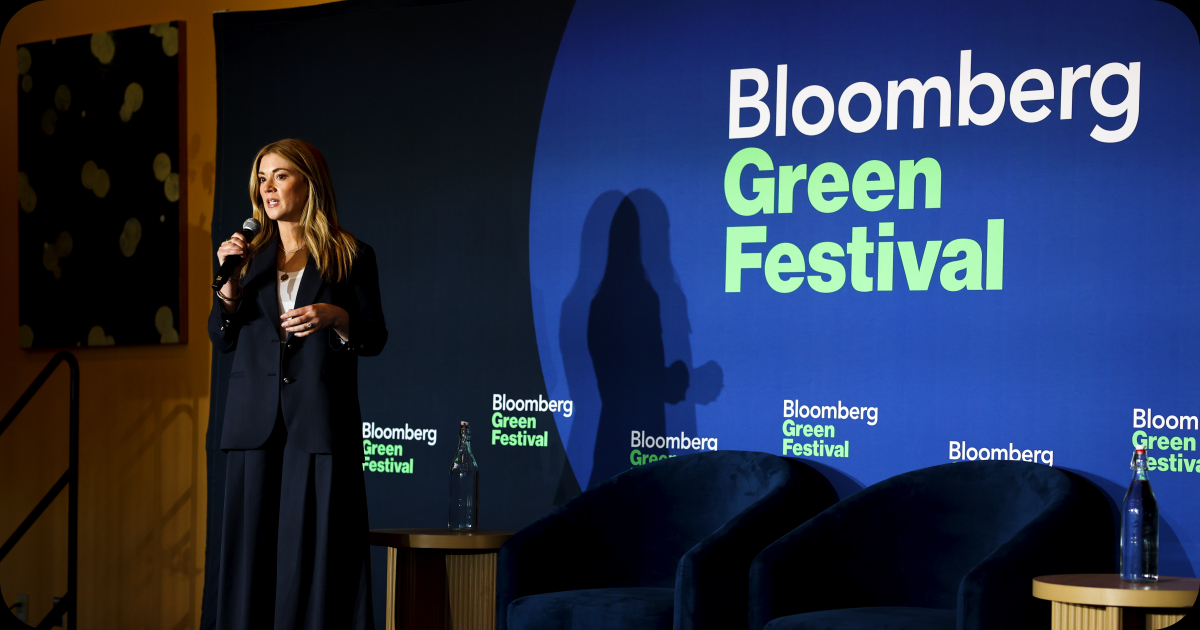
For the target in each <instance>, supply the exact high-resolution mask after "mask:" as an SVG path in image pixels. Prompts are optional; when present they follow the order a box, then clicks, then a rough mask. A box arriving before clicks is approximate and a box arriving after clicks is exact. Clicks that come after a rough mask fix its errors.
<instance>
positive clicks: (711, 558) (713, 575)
mask: <svg viewBox="0 0 1200 630" xmlns="http://www.w3.org/2000/svg"><path fill="white" fill-rule="evenodd" d="M797 472H799V471H797ZM808 472H810V473H811V474H809V475H802V476H801V477H802V481H800V482H795V481H793V482H791V483H789V484H786V485H784V486H780V487H779V488H776V489H775V490H774V491H772V492H771V493H769V494H768V495H766V496H764V497H763V498H761V499H759V500H758V501H757V502H756V503H754V504H753V505H751V506H750V507H749V508H746V509H745V510H744V511H743V512H742V513H741V514H738V515H737V516H736V517H734V518H733V519H731V520H730V521H729V522H728V523H726V524H725V525H724V526H723V527H721V528H720V529H719V530H717V531H716V532H713V534H712V535H710V536H708V537H707V538H705V539H704V540H702V541H700V543H699V544H697V545H696V546H695V547H692V549H690V550H689V551H688V552H687V553H686V554H684V556H683V558H682V559H681V560H680V562H679V568H678V570H677V572H676V580H675V629H676V630H703V629H707V628H713V629H717V628H721V629H725V628H745V627H747V624H748V623H749V610H748V603H749V602H748V600H747V598H746V597H742V596H739V595H742V594H747V595H748V594H749V593H750V588H751V587H750V565H751V563H752V562H753V561H754V558H755V556H757V555H758V554H759V552H761V551H762V550H763V549H764V548H766V547H767V546H768V545H770V544H771V543H773V542H775V541H776V540H778V539H779V538H780V537H781V536H783V535H785V534H786V533H787V532H788V531H789V530H791V529H792V528H793V527H794V526H795V525H796V524H797V523H803V522H805V521H807V520H808V519H809V518H811V517H812V516H813V515H815V514H817V513H819V512H821V511H822V510H824V509H825V508H827V507H829V506H830V505H832V504H833V503H834V502H836V501H837V495H836V493H835V492H834V491H833V487H832V486H830V484H829V482H828V481H827V480H825V478H824V477H822V476H821V475H820V474H818V473H816V472H815V471H811V470H809V471H808ZM700 576H703V580H701V579H700Z"/></svg>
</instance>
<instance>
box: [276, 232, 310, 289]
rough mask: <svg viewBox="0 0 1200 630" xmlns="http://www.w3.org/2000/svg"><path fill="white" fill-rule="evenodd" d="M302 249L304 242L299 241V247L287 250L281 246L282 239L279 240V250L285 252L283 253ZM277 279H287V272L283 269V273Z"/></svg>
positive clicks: (293, 252) (292, 252)
mask: <svg viewBox="0 0 1200 630" xmlns="http://www.w3.org/2000/svg"><path fill="white" fill-rule="evenodd" d="M302 249H304V243H300V247H297V248H296V249H292V250H287V249H284V248H283V241H280V242H279V251H281V252H283V253H285V254H295V253H296V252H298V251H300V250H302ZM279 279H280V280H287V279H288V272H286V271H285V272H283V275H282V276H279Z"/></svg>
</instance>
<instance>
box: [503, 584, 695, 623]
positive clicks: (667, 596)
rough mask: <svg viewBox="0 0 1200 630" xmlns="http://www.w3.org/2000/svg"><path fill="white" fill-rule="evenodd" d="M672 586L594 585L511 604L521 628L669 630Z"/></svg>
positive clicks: (511, 614) (511, 620) (511, 615)
mask: <svg viewBox="0 0 1200 630" xmlns="http://www.w3.org/2000/svg"><path fill="white" fill-rule="evenodd" d="M674 598H675V589H673V588H636V587H635V588H593V589H584V590H579V591H559V592H557V593H543V594H541V595H528V596H526V597H521V598H519V599H517V600H515V601H513V603H511V604H509V606H508V620H509V621H508V623H509V625H510V626H516V627H519V628H561V629H563V630H605V629H609V628H628V629H629V630H643V629H644V630H669V629H670V627H671V602H672V600H674Z"/></svg>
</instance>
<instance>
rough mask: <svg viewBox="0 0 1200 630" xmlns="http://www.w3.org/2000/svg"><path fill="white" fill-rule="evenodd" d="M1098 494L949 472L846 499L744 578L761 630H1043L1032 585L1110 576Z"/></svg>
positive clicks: (1021, 466) (1107, 520)
mask: <svg viewBox="0 0 1200 630" xmlns="http://www.w3.org/2000/svg"><path fill="white" fill-rule="evenodd" d="M1113 520H1114V519H1113V515H1112V512H1111V509H1110V508H1109V504H1108V501H1107V499H1106V498H1105V496H1104V495H1103V494H1102V491H1101V490H1100V489H1099V488H1097V487H1095V486H1094V485H1092V484H1091V483H1090V482H1088V481H1087V480H1085V479H1083V478H1082V477H1079V476H1078V475H1075V474H1073V473H1069V472H1067V471H1064V470H1061V469H1057V468H1051V467H1048V466H1043V465H1040V464H1030V463H1025V462H1020V461H978V462H963V463H954V464H944V465H941V466H934V467H932V468H925V469H922V470H915V471H913V472H909V473H905V474H902V475H898V476H896V477H892V478H891V479H887V480H885V481H882V482H880V483H878V484H875V485H873V486H871V487H869V488H867V489H865V490H863V491H861V492H859V493H857V494H854V495H852V496H850V497H848V498H846V499H845V500H843V501H841V502H840V503H838V504H837V505H835V506H833V507H831V508H829V509H828V510H826V511H825V512H823V513H821V514H819V515H817V516H816V517H814V518H812V519H811V520H809V521H808V522H807V523H805V524H803V525H801V526H800V527H797V528H796V529H795V530H794V531H792V532H790V533H788V534H787V535H786V536H784V537H783V538H781V539H780V540H778V541H777V542H775V543H773V544H771V545H770V546H768V547H767V548H766V549H764V550H763V552H762V553H761V554H759V556H758V557H757V558H755V560H754V563H753V565H752V567H751V571H750V623H751V628H753V629H754V630H760V629H762V628H763V627H764V626H765V627H766V628H767V629H768V630H800V629H803V630H825V629H830V630H832V629H834V628H836V629H838V630H867V629H883V628H887V629H889V630H954V629H958V630H977V629H993V628H995V629H1000V628H1003V629H1005V630H1010V629H1013V628H1021V629H1022V630H1024V629H1026V628H1048V627H1049V624H1050V606H1049V602H1044V601H1041V600H1036V599H1034V598H1033V596H1032V592H1031V591H1032V580H1033V578H1034V577H1037V576H1039V575H1047V574H1056V573H1112V572H1113V569H1114V567H1113V563H1114V558H1115V553H1114V543H1115V541H1116V536H1115V535H1114V533H1113Z"/></svg>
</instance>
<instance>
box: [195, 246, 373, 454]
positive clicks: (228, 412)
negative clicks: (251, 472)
mask: <svg viewBox="0 0 1200 630" xmlns="http://www.w3.org/2000/svg"><path fill="white" fill-rule="evenodd" d="M277 243H278V242H277V241H276V242H272V243H270V244H267V245H264V246H263V249H262V251H260V252H258V254H257V255H255V257H254V258H253V259H252V260H251V261H250V269H249V271H248V272H247V273H246V276H245V277H244V278H243V279H242V287H243V293H242V298H241V300H239V301H238V307H237V311H235V312H233V313H226V312H224V311H223V310H222V309H221V305H220V302H219V301H218V300H217V299H216V296H213V310H212V314H211V315H209V318H208V336H209V338H211V339H212V342H213V345H214V346H215V347H216V349H217V350H218V351H220V352H223V353H228V352H233V353H234V355H233V370H232V373H231V374H230V375H229V393H228V395H227V397H226V403H225V428H224V431H223V432H222V434H221V450H223V451H229V450H247V449H256V448H260V447H262V446H263V444H265V443H266V441H267V438H269V437H270V436H271V431H272V429H273V428H274V426H275V419H276V417H277V415H278V412H279V410H280V409H282V411H283V421H284V425H285V426H286V427H287V431H288V443H289V444H292V445H294V446H297V447H299V448H300V449H302V450H304V451H306V452H309V453H334V452H339V451H340V452H349V451H346V450H345V449H353V448H354V447H355V446H356V445H357V443H358V441H359V440H360V438H359V437H358V436H360V435H361V431H360V429H361V422H362V416H361V413H360V411H359V405H358V357H359V355H362V356H375V355H377V354H379V353H380V351H382V350H383V345H384V344H385V343H387V336H388V334H387V328H386V327H385V326H384V323H383V309H382V308H381V306H380V302H379V267H378V265H377V263H376V261H375V251H374V250H373V249H371V247H370V246H369V245H367V244H366V243H363V242H362V241H359V242H358V256H357V257H356V258H355V260H354V265H353V267H352V270H351V273H350V277H349V278H348V279H346V280H344V281H342V282H330V281H328V280H326V279H325V278H323V277H321V273H320V272H319V271H318V270H317V267H316V263H315V262H314V260H313V258H312V256H309V258H308V266H306V267H305V268H304V275H303V277H301V278H300V288H299V290H298V291H297V293H296V308H300V307H302V306H308V305H309V304H318V303H326V304H334V305H337V306H340V307H342V308H344V309H346V312H347V313H349V314H350V339H349V341H347V342H346V343H342V341H341V337H339V336H338V334H337V333H336V332H334V330H333V328H332V327H331V328H326V329H324V330H321V331H319V332H317V333H315V334H312V335H308V336H305V337H296V336H294V335H292V334H290V333H289V334H288V338H287V341H286V342H284V343H283V344H282V345H283V347H282V348H280V341H279V332H278V330H277V329H276V328H275V324H274V322H277V321H279V298H278V295H277V292H278V275H277V273H276V262H275V258H276V255H277V249H276V248H277Z"/></svg>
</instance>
